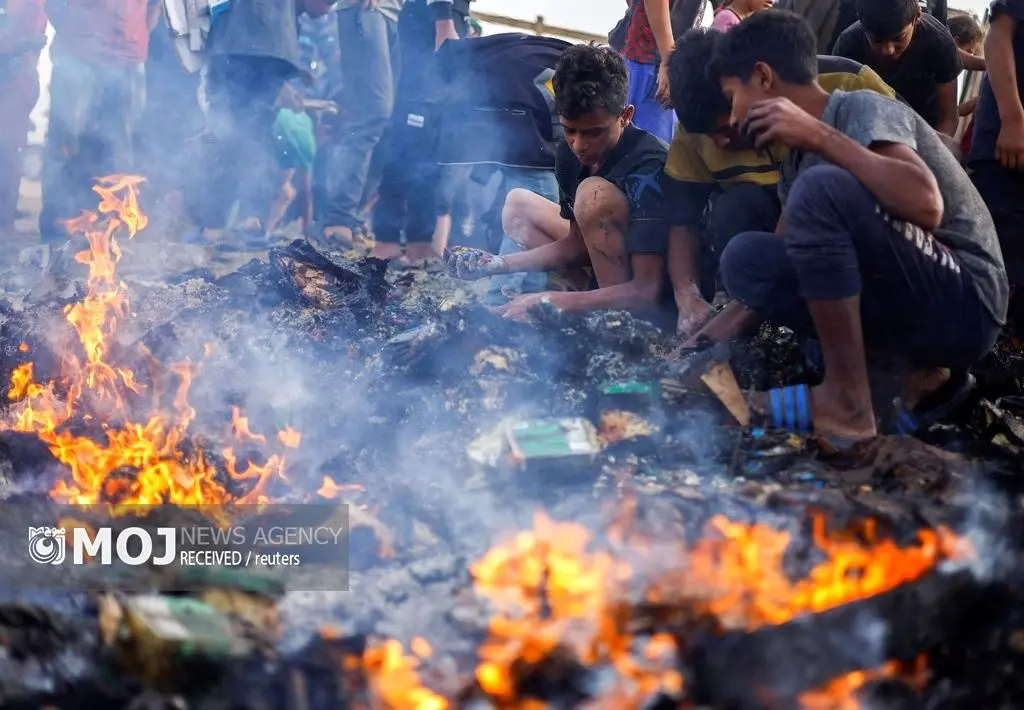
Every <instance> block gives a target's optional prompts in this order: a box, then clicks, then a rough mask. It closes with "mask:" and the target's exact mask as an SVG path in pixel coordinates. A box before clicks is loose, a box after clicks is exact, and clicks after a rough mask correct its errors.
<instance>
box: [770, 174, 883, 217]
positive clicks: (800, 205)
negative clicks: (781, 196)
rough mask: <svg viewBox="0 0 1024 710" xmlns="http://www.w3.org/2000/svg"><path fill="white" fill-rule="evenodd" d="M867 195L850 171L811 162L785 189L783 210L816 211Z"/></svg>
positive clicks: (849, 202) (845, 203) (850, 203)
mask: <svg viewBox="0 0 1024 710" xmlns="http://www.w3.org/2000/svg"><path fill="white" fill-rule="evenodd" d="M870 194H871V193H869V192H868V190H867V188H866V187H864V185H863V183H861V181H860V180H858V179H857V178H856V177H854V175H853V173H851V172H850V171H849V170H845V169H844V168H840V167H838V166H836V165H815V166H814V167H813V168H808V169H807V170H805V171H804V172H802V173H800V176H799V177H798V178H797V179H796V181H795V182H794V183H793V186H792V187H790V189H789V197H788V199H787V200H786V208H787V211H792V210H794V209H799V210H803V209H814V210H817V211H821V210H828V209H831V208H836V207H842V206H844V205H854V204H856V201H857V200H860V199H863V198H864V197H865V196H867V197H870Z"/></svg>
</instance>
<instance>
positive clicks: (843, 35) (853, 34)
mask: <svg viewBox="0 0 1024 710" xmlns="http://www.w3.org/2000/svg"><path fill="white" fill-rule="evenodd" d="M863 37H864V25H862V24H861V23H860V20H857V21H856V22H854V23H853V24H852V25H850V26H849V27H847V28H846V29H845V30H843V31H842V32H840V33H839V37H838V38H837V39H836V46H839V43H840V42H842V41H844V40H845V41H850V40H860V39H863Z"/></svg>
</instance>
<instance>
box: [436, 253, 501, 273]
mask: <svg viewBox="0 0 1024 710" xmlns="http://www.w3.org/2000/svg"><path fill="white" fill-rule="evenodd" d="M504 268H505V260H504V259H502V258H501V257H500V256H498V255H497V254H491V253H490V252H486V251H484V250H482V249H473V248H471V247H455V248H454V249H445V250H444V270H445V273H446V274H448V275H449V276H452V277H454V278H457V279H463V280H464V281H475V280H476V279H482V278H484V277H486V276H493V275H494V274H500V273H501V271H502V269H504Z"/></svg>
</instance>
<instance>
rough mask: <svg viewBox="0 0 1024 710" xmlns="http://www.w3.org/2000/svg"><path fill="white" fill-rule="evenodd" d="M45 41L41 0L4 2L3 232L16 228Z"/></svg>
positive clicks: (0, 6)
mask: <svg viewBox="0 0 1024 710" xmlns="http://www.w3.org/2000/svg"><path fill="white" fill-rule="evenodd" d="M45 44H46V14H45V13H44V12H43V2H42V0H28V1H27V2H26V0H8V2H7V3H6V7H5V5H4V2H2V1H0V116H3V118H4V122H3V125H2V126H0V230H3V231H6V230H9V229H12V228H13V227H14V217H15V214H16V212H17V207H18V190H19V188H20V186H21V173H22V162H23V158H22V151H23V150H24V149H25V146H26V144H27V143H28V133H29V130H30V129H31V126H32V121H31V113H32V107H33V106H35V105H36V101H37V100H38V99H39V71H38V70H37V69H36V65H37V64H38V62H39V51H40V50H41V49H42V48H43V46H44V45H45Z"/></svg>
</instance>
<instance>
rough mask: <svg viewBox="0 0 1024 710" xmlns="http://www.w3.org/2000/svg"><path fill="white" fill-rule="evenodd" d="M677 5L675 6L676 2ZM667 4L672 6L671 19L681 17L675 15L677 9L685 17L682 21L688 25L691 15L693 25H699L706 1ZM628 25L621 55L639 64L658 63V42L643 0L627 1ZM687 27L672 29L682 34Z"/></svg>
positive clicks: (687, 0)
mask: <svg viewBox="0 0 1024 710" xmlns="http://www.w3.org/2000/svg"><path fill="white" fill-rule="evenodd" d="M677 3H678V4H679V7H675V5H676V4H677ZM669 6H670V7H672V13H673V21H674V22H676V23H678V20H679V19H681V18H679V17H676V15H678V14H680V13H678V12H677V10H682V13H681V14H682V17H685V18H686V19H685V20H684V23H685V24H686V25H689V21H690V17H688V16H687V15H688V14H689V15H690V16H691V17H692V16H694V15H695V17H693V26H694V27H700V24H701V22H702V21H703V19H704V8H705V6H706V3H705V2H704V1H703V0H669ZM629 12H630V19H629V26H628V28H627V30H626V41H625V46H624V47H623V48H622V56H624V57H625V58H626V59H630V60H632V61H634V62H638V63H640V64H658V62H659V61H660V60H659V57H658V43H657V41H655V39H654V32H653V30H651V23H650V21H649V20H648V19H647V6H646V4H645V2H644V0H630V3H629ZM686 29H687V27H683V28H682V29H680V30H678V31H677V30H676V28H675V27H673V31H674V33H676V34H682V33H683V31H685V30H686Z"/></svg>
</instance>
